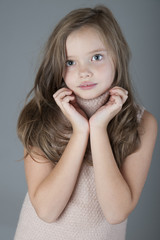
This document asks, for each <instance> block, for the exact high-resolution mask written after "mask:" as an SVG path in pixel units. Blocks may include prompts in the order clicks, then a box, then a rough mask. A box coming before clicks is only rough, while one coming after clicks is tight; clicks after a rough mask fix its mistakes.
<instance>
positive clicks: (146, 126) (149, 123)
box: [140, 110, 158, 138]
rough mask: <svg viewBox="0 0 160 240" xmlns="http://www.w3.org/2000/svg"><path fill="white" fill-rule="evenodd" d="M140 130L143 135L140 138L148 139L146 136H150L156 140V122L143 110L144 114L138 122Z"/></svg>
mask: <svg viewBox="0 0 160 240" xmlns="http://www.w3.org/2000/svg"><path fill="white" fill-rule="evenodd" d="M140 129H142V133H143V134H142V136H143V135H144V136H146V137H148V135H150V137H151V138H156V136H157V130H158V124H157V120H156V118H155V117H154V116H153V115H152V114H151V113H150V112H148V111H147V110H144V113H143V115H142V119H141V122H140ZM140 133H141V131H140ZM140 135H141V134H140Z"/></svg>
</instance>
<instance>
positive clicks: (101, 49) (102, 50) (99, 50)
mask: <svg viewBox="0 0 160 240" xmlns="http://www.w3.org/2000/svg"><path fill="white" fill-rule="evenodd" d="M96 52H107V50H106V49H105V48H98V49H94V50H92V51H90V52H88V53H87V54H93V53H96ZM67 58H74V56H67Z"/></svg>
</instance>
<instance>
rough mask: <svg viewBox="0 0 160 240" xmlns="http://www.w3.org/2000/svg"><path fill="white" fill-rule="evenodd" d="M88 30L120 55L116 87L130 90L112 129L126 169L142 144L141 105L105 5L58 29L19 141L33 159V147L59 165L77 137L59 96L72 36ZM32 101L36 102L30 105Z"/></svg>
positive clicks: (22, 120)
mask: <svg viewBox="0 0 160 240" xmlns="http://www.w3.org/2000/svg"><path fill="white" fill-rule="evenodd" d="M84 26H89V27H93V28H95V29H97V31H98V32H99V33H100V35H101V37H102V39H103V41H104V43H105V44H107V45H108V46H109V48H110V50H111V51H112V53H113V55H114V59H115V66H116V74H115V79H114V82H113V86H120V87H122V88H125V89H126V90H127V91H128V96H129V97H128V99H127V101H126V102H125V104H124V105H123V107H122V109H121V111H120V112H119V113H118V114H117V115H116V116H115V117H114V118H113V119H112V120H111V121H110V123H109V126H108V134H109V138H110V142H111V147H112V150H113V153H114V156H115V160H116V162H117V165H118V167H119V168H120V167H121V165H122V163H123V161H124V159H125V158H126V157H127V156H128V155H129V154H131V153H133V152H134V151H136V150H137V148H138V147H139V145H140V138H139V131H138V127H139V122H138V119H137V114H138V111H139V106H138V104H136V102H135V99H134V96H133V89H132V86H131V81H130V76H129V71H128V68H129V66H128V65H129V60H130V50H129V47H128V44H127V42H126V40H125V38H124V36H123V34H122V31H121V29H120V27H119V25H118V23H117V21H116V20H115V18H114V16H113V14H112V13H111V11H110V10H109V9H108V8H107V7H105V6H96V7H95V8H81V9H77V10H74V11H72V12H70V13H69V14H68V15H66V16H65V17H64V18H63V19H62V20H61V21H60V22H59V23H58V25H57V26H56V27H55V29H54V30H53V32H52V34H51V36H50V37H49V39H48V42H47V44H46V47H45V52H44V56H43V60H42V63H41V65H40V68H39V70H38V73H37V76H36V79H35V83H34V86H33V88H32V90H31V91H30V92H29V94H28V96H27V101H26V104H25V106H24V108H23V109H22V111H21V113H20V116H19V119H18V124H17V132H18V136H19V138H20V140H21V141H22V143H23V145H24V147H25V149H26V150H27V154H30V155H31V156H32V149H33V147H38V148H39V149H41V150H42V152H43V153H44V157H46V158H47V159H49V160H51V161H52V162H53V163H54V164H56V163H57V162H58V161H59V159H60V157H61V155H62V153H63V151H64V149H65V147H66V145H67V143H68V141H69V139H70V136H71V134H72V127H71V124H70V123H69V121H68V120H67V119H66V118H65V116H64V115H63V113H62V112H61V110H60V108H59V107H58V106H57V104H56V103H55V101H54V99H53V94H54V93H55V92H56V91H57V90H58V89H59V88H61V87H62V85H63V77H62V76H63V72H64V71H65V62H66V39H67V37H68V36H69V34H70V33H71V32H73V31H75V30H77V29H79V28H81V27H84ZM31 96H32V97H31ZM30 97H31V100H28V99H29V98H30ZM89 153H90V146H89V144H88V147H87V150H86V154H85V159H86V160H87V161H89V162H90V164H92V161H91V159H90V158H89V155H90V154H89ZM88 159H90V160H88Z"/></svg>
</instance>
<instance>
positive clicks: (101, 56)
mask: <svg viewBox="0 0 160 240" xmlns="http://www.w3.org/2000/svg"><path fill="white" fill-rule="evenodd" d="M95 57H96V59H94V58H95ZM102 59H103V55H102V54H95V55H94V56H93V57H92V58H91V61H101V60H102ZM73 65H75V62H74V61H73V60H67V61H66V66H67V67H71V66H73Z"/></svg>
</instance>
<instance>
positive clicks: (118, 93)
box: [110, 88, 128, 103]
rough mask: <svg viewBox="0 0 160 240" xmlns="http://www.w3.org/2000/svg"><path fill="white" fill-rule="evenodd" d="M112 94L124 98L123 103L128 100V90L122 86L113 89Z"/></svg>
mask: <svg viewBox="0 0 160 240" xmlns="http://www.w3.org/2000/svg"><path fill="white" fill-rule="evenodd" d="M110 95H111V96H113V95H115V96H120V97H121V98H122V101H123V103H124V102H125V101H126V100H127V98H128V91H126V90H125V89H122V88H121V89H120V88H117V89H113V90H111V91H110Z"/></svg>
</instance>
